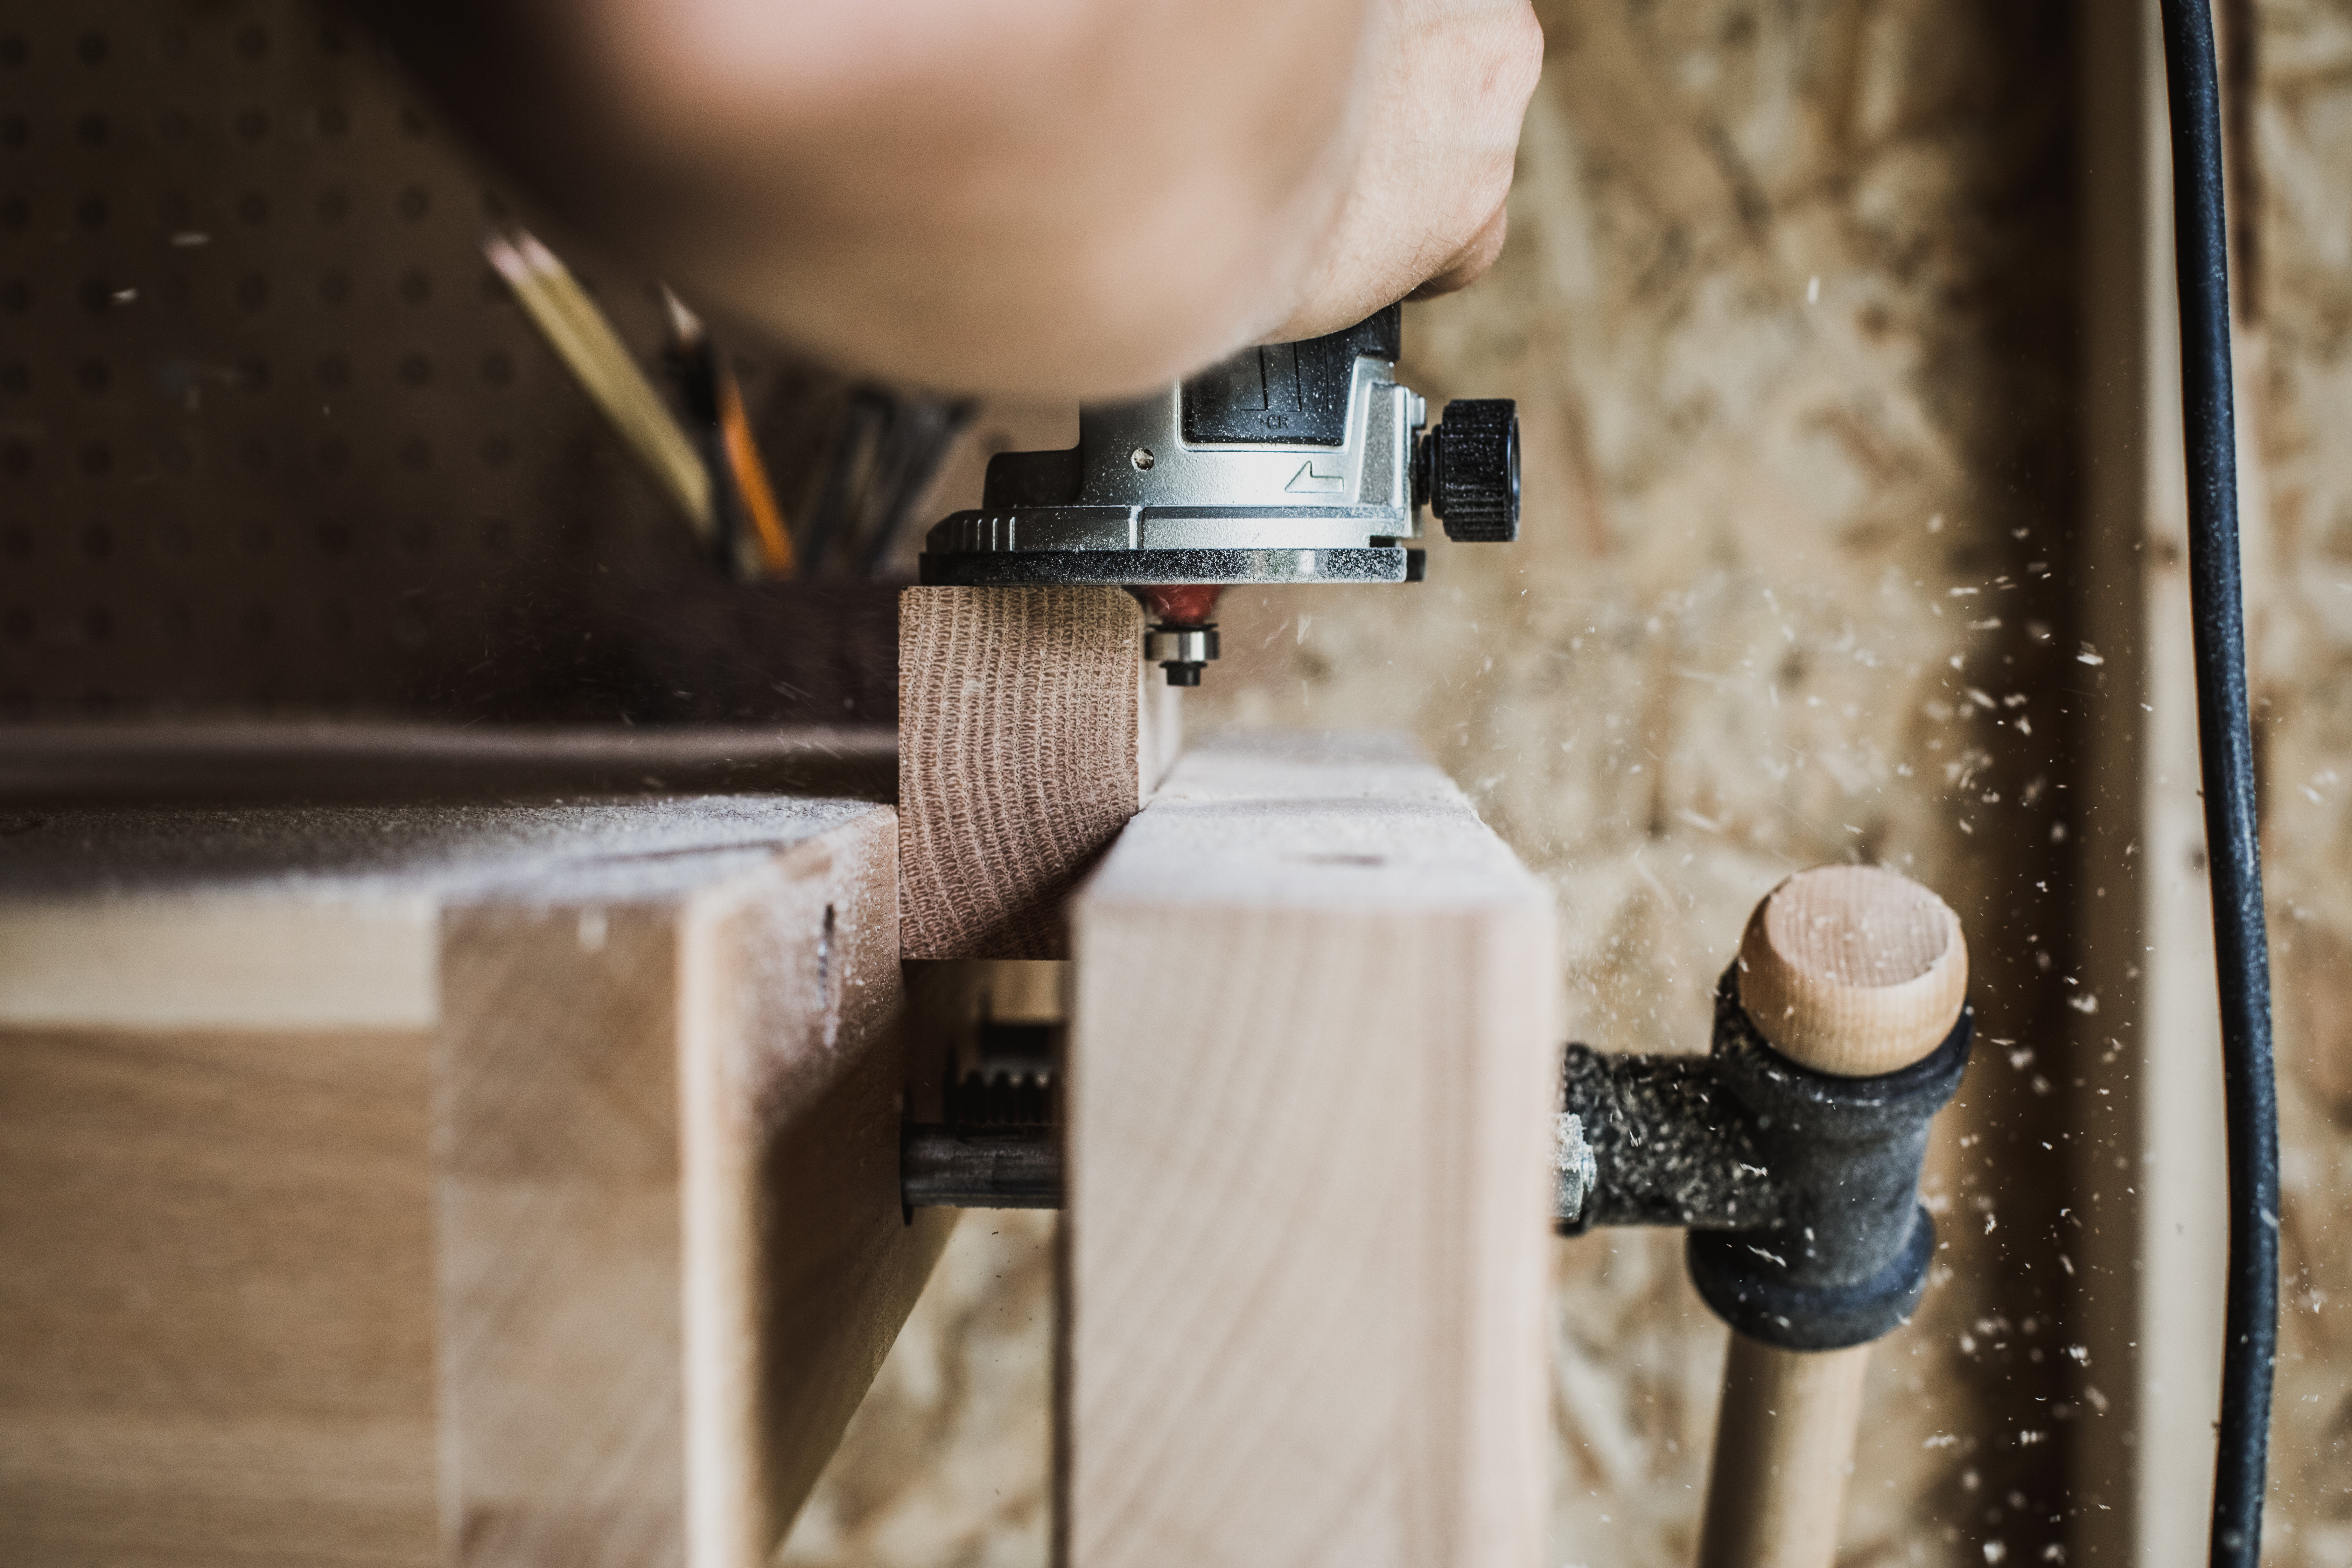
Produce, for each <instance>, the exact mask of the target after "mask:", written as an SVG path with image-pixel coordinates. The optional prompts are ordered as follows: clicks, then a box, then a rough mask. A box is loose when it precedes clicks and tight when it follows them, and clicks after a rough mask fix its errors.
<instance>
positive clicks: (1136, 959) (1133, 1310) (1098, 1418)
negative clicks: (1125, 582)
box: [1059, 737, 1559, 1568]
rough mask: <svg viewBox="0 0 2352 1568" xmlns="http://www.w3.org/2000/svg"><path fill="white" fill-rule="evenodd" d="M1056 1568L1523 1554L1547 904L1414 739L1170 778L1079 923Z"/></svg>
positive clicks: (1540, 1245) (1227, 747)
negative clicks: (1059, 1560)
mask: <svg viewBox="0 0 2352 1568" xmlns="http://www.w3.org/2000/svg"><path fill="white" fill-rule="evenodd" d="M1072 930H1073V945H1074V948H1075V954H1076V969H1075V975H1076V1002H1075V1007H1074V1012H1073V1017H1072V1034H1071V1042H1070V1065H1069V1082H1068V1088H1067V1094H1068V1101H1067V1103H1068V1107H1069V1111H1068V1114H1069V1131H1068V1134H1067V1136H1068V1140H1069V1142H1068V1155H1067V1159H1068V1167H1067V1169H1068V1189H1067V1195H1066V1207H1065V1213H1064V1226H1065V1229H1064V1238H1065V1240H1064V1245H1065V1265H1064V1268H1065V1272H1064V1316H1063V1323H1062V1333H1063V1336H1064V1340H1063V1345H1064V1351H1063V1355H1064V1362H1063V1365H1064V1374H1063V1375H1064V1382H1063V1388H1062V1394H1061V1399H1062V1409H1063V1428H1062V1434H1061V1442H1062V1452H1061V1455H1060V1462H1059V1469H1060V1476H1059V1485H1060V1500H1061V1520H1060V1530H1061V1532H1062V1535H1063V1538H1064V1552H1065V1555H1064V1560H1065V1561H1066V1563H1069V1564H1070V1565H1071V1568H1141V1565H1146V1564H1161V1563H1168V1564H1174V1563H1184V1564H1190V1565H1201V1568H1222V1565H1224V1564H1235V1565H1238V1564H1249V1565H1251V1568H1292V1565H1303V1564H1309V1563H1313V1564H1327V1563H1328V1564H1333V1565H1338V1564H1347V1565H1348V1568H1390V1565H1394V1568H1404V1565H1406V1564H1425V1563H1458V1564H1465V1565H1470V1564H1486V1563H1495V1564H1502V1563H1529V1562H1533V1561H1535V1560H1536V1558H1537V1556H1538V1553H1539V1552H1540V1549H1541V1547H1542V1543H1543V1521H1544V1516H1545V1510H1546V1503H1547V1482H1548V1467H1549V1447H1548V1443H1547V1437H1546V1432H1545V1388H1546V1373H1545V1366H1546V1345H1545V1336H1544V1301H1545V1290H1546V1259H1547V1257H1548V1252H1549V1240H1548V1237H1549V1226H1548V1224H1547V1219H1548V1212H1549V1211H1548V1203H1549V1187H1548V1185H1547V1183H1548V1166H1547V1159H1548V1156H1549V1150H1550V1138H1551V1123H1552V1112H1553V1110H1554V1101H1555V1100H1556V1098H1557V1094H1558V1083H1557V1077H1558V1072H1559V1034H1558V1027H1557V1020H1558V1003H1557V997H1556V990H1557V984H1558V982H1557V979H1556V977H1555V971H1554V967H1553V958H1552V922H1551V912H1550V908H1549V900H1548V899H1547V898H1546V896H1545V894H1544V893H1543V891H1542V890H1541V889H1540V888H1539V887H1538V885H1537V884H1536V882H1535V881H1534V879H1532V878H1530V877H1529V876H1528V874H1527V873H1526V872H1525V871H1524V870H1523V869H1521V868H1519V866H1518V864H1517V861H1515V860H1514V859H1513V858H1511V856H1510V854H1509V852H1508V851H1507V850H1506V849H1505V848H1504V847H1503V846H1502V844H1501V843H1500V841H1499V840H1497V839H1496V838H1495V837H1494V836H1493V835H1492V834H1491V833H1489V832H1488V831H1487V830H1486V827H1485V826H1483V825H1482V824H1481V823H1480V822H1479V821H1478V819H1477V816H1476V815H1475V813H1474V812H1473V811H1472V810H1471V808H1470V806H1469V805H1468V803H1467V802H1466V801H1465V800H1464V798H1463V797H1462V795H1461V794H1460V793H1459V792H1458V791H1457V790H1455V789H1454V786H1453V785H1452V784H1450V783H1448V782H1447V781H1446V780H1445V779H1444V776H1443V775H1442V774H1440V773H1437V772H1436V770H1435V769H1433V768H1432V767H1430V766H1429V765H1428V764H1427V763H1424V762H1423V761H1422V760H1421V759H1420V758H1419V757H1418V756H1417V754H1415V753H1414V752H1412V750H1411V748H1409V747H1408V746H1406V745H1404V744H1402V743H1401V742H1391V741H1386V740H1381V739H1378V738H1374V739H1370V740H1366V739H1361V738H1359V739H1352V740H1350V739H1344V738H1330V737H1325V738H1312V737H1272V738H1260V739H1257V740H1254V741H1253V740H1244V739H1235V740H1232V741H1229V742H1223V743H1221V744H1218V745H1215V746H1212V747H1209V748H1206V749H1203V750H1201V751H1196V752H1192V753H1190V754H1188V755H1187V757H1186V758H1185V759H1184V760H1183V761H1182V762H1181V763H1179V764H1178V765H1177V767H1176V769H1175V770H1174V772H1173V773H1171V775H1170V778H1169V780H1168V782H1167V784H1166V785H1165V786H1164V787H1163V788H1162V789H1161V791H1160V793H1159V794H1158V795H1156V796H1155V797H1154V799H1153V802H1152V804H1151V805H1150V806H1149V807H1148V808H1147V809H1146V810H1145V811H1144V812H1143V813H1142V814H1141V815H1140V816H1138V817H1137V818H1136V819H1135V821H1134V822H1132V823H1130V824H1129V826H1128V828H1127V830H1126V832H1125V833H1124V834H1122V835H1121V836H1120V837H1119V840H1118V844H1117V846H1116V847H1114V848H1113V849H1112V851H1111V853H1110V854H1109V856H1108V858H1106V860H1105V861H1104V863H1103V865H1102V867H1101V868H1100V869H1099V870H1098V871H1097V873H1096V874H1095V876H1094V877H1092V878H1091V879H1089V880H1088V882H1087V885H1086V887H1085V888H1084V889H1083V890H1082V891H1081V893H1080V894H1079V896H1078V898H1077V900H1076V902H1075V903H1074V905H1073V907H1072Z"/></svg>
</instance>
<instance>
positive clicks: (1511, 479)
mask: <svg viewBox="0 0 2352 1568" xmlns="http://www.w3.org/2000/svg"><path fill="white" fill-rule="evenodd" d="M1418 459H1419V460H1418V461H1416V462H1415V463H1414V465H1413V485H1412V490H1413V495H1412V499H1413V500H1415V501H1416V502H1418V503H1420V504H1422V505H1424V506H1426V507H1428V508H1429V510H1432V511H1433V512H1435V513H1436V514H1437V520H1438V521H1440V522H1443V523H1444V525H1445V537H1446V538H1448V539H1451V540H1454V541H1457V542H1463V543H1475V544H1490V543H1491V544H1507V543H1509V542H1511V541H1512V540H1514V539H1517V537H1518V536H1519V415H1518V408H1517V405H1515V404H1513V403H1512V401H1511V400H1510V399H1509V398H1507V397H1468V398H1457V399H1455V400H1454V402H1452V403H1449V404H1447V405H1445V416H1444V419H1443V420H1442V421H1441V422H1440V423H1439V425H1438V426H1437V428H1435V429H1434V430H1432V431H1431V432H1430V433H1429V434H1428V435H1427V436H1425V437H1422V443H1421V451H1420V453H1419V454H1418Z"/></svg>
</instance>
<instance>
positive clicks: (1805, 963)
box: [1698, 865, 1969, 1568]
mask: <svg viewBox="0 0 2352 1568" xmlns="http://www.w3.org/2000/svg"><path fill="white" fill-rule="evenodd" d="M1968 981H1969V955H1968V943H1967V942H1966V940H1965V939H1964V938H1963V936H1962V935H1961V932H1960V921H1959V917H1958V915H1955V914H1954V913H1953V912H1952V911H1951V910H1950V908H1949V907H1948V906H1947V905H1946V904H1945V903H1944V901H1943V900H1941V899H1938V898H1937V896H1936V895H1935V894H1934V893H1932V892H1930V891H1928V890H1927V889H1926V888H1923V887H1921V886H1920V885H1919V884H1918V883H1916V882H1915V881H1913V880H1911V879H1909V878H1908V877H1906V876H1904V875H1902V874H1901V873H1900V872H1897V871H1890V870H1888V869H1886V868H1885V867H1881V866H1853V865H1843V866H1817V867H1815V868H1812V869H1811V870H1810V871H1800V872H1798V873H1797V874H1796V875H1795V876H1793V877H1790V878H1788V879H1786V880H1784V881H1782V882H1781V884H1780V886H1779V887H1777V888H1775V889H1772V890H1771V892H1769V893H1768V894H1766V895H1765V896H1764V898H1763V899H1762V900H1759V902H1758V903H1757V905H1756V910H1755V913H1754V914H1752V915H1750V916H1749V917H1748V930H1747V933H1746V935H1745V936H1744V937H1743V938H1742V939H1741V941H1740V944H1739V997H1740V1005H1741V1006H1742V1007H1743V1008H1745V1009H1746V1011H1747V1013H1748V1017H1749V1019H1750V1020H1752V1021H1753V1022H1754V1023H1755V1025H1756V1026H1757V1028H1758V1029H1759V1031H1761V1032H1762V1033H1763V1035H1764V1037H1766V1038H1767V1039H1769V1040H1770V1041H1771V1042H1772V1044H1773V1045H1774V1046H1775V1047H1778V1048H1779V1049H1780V1051H1781V1052H1782V1053H1784V1054H1785V1055H1787V1056H1788V1057H1789V1058H1790V1059H1792V1060H1794V1061H1796V1062H1797V1063H1799V1064H1800V1065H1801V1066H1804V1067H1809V1068H1812V1069H1813V1070H1814V1071H1816V1072H1824V1073H1835V1074H1839V1075H1841V1076H1844V1077H1874V1076H1876V1075H1878V1074H1882V1073H1890V1072H1895V1071H1899V1070H1900V1069H1902V1068H1906V1067H1909V1066H1911V1065H1912V1064H1913V1063H1915V1062H1917V1061H1921V1060H1923V1059H1925V1058H1927V1056H1928V1055H1929V1054H1930V1053H1931V1052H1933V1051H1934V1050H1935V1049H1936V1047H1937V1046H1939V1045H1941V1044H1942V1043H1943V1041H1944V1039H1945V1037H1947V1036H1948V1035H1949V1034H1950V1033H1951V1030H1952V1026H1953V1025H1954V1024H1955V1023H1957V1022H1958V1019H1959V1015H1960V1008H1961V1007H1962V1005H1965V1003H1966V1002H1967V999H1968ZM1869 1364H1870V1346H1869V1345H1867V1344H1861V1345H1852V1346H1849V1347H1847V1348H1845V1349H1843V1350H1836V1351H1820V1352H1807V1351H1791V1350H1783V1349H1781V1348H1780V1347H1779V1346H1777V1345H1768V1344H1763V1343H1760V1342H1758V1341H1755V1340H1751V1339H1749V1338H1748V1336H1747V1335H1745V1334H1742V1333H1739V1332H1738V1331H1734V1332H1733V1334H1732V1336H1731V1345H1730V1349H1729V1350H1728V1351H1727V1352H1726V1354H1725V1359H1724V1369H1723V1402H1722V1405H1721V1407H1720V1410H1719V1412H1718V1414H1717V1417H1716V1427H1715V1454H1714V1459H1713V1461H1712V1463H1711V1464H1710V1466H1709V1468H1708V1471H1707V1483H1706V1516H1705V1519H1704V1521H1703V1523H1702V1525H1701V1530H1700V1536H1699V1552H1698V1562H1699V1568H1830V1565H1831V1564H1832V1563H1834V1562H1835V1561H1836V1560H1837V1552H1838V1530H1839V1526H1840V1523H1841V1521H1842V1519H1843V1499H1844V1496H1845V1479H1846V1477H1847V1475H1848V1474H1850V1473H1851V1472H1852V1471H1853V1455H1854V1436H1855V1429H1856V1426H1857V1424H1858V1423H1859V1422H1860V1421H1861V1419H1862V1385H1863V1373H1864V1372H1865V1371H1866V1370H1867V1369H1868V1367H1869Z"/></svg>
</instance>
